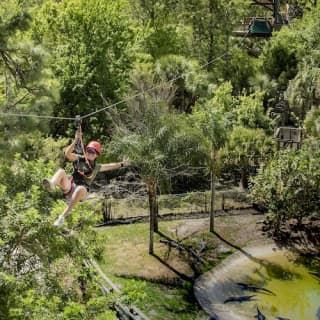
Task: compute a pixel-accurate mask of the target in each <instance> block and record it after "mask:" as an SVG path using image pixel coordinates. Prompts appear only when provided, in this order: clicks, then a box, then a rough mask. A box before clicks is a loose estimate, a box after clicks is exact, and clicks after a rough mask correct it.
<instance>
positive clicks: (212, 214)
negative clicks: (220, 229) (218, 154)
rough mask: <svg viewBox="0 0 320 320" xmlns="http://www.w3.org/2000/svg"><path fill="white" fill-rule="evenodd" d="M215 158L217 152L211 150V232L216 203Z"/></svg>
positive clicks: (211, 230)
mask: <svg viewBox="0 0 320 320" xmlns="http://www.w3.org/2000/svg"><path fill="white" fill-rule="evenodd" d="M214 159H215V152H214V150H212V151H211V164H210V167H211V169H210V170H211V172H210V178H211V184H210V187H211V197H210V232H213V231H214V203H215V175H214Z"/></svg>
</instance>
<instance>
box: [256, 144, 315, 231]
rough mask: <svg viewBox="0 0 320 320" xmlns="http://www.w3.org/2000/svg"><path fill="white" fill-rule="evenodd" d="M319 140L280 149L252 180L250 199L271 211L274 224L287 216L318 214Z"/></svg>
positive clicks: (298, 217)
mask: <svg viewBox="0 0 320 320" xmlns="http://www.w3.org/2000/svg"><path fill="white" fill-rule="evenodd" d="M319 157H320V153H319V143H316V144H314V145H309V146H305V147H304V148H303V149H302V150H301V151H299V152H296V153H295V152H292V151H290V150H285V151H282V152H280V153H278V154H276V155H275V157H274V158H273V159H272V160H271V161H270V162H269V163H268V165H267V166H266V167H265V168H262V169H261V170H260V171H259V174H258V175H257V177H255V178H254V179H253V181H252V187H251V197H252V199H253V201H254V202H255V203H257V204H260V205H262V206H264V207H266V208H267V209H268V211H269V212H270V213H272V214H273V220H274V224H275V228H277V227H279V225H281V223H284V222H285V221H287V220H288V219H290V218H296V219H298V221H301V219H302V218H303V217H305V216H309V215H312V214H319V186H320V170H319Z"/></svg>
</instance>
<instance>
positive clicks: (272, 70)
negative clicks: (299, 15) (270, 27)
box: [260, 28, 302, 89]
mask: <svg viewBox="0 0 320 320" xmlns="http://www.w3.org/2000/svg"><path fill="white" fill-rule="evenodd" d="M298 46H299V44H298V41H297V36H296V34H295V31H293V30H290V29H287V28H283V30H281V32H279V33H277V34H275V35H274V36H273V37H272V39H271V40H270V42H267V43H266V46H265V47H264V50H263V53H262V55H261V57H260V62H261V67H262V70H263V72H265V73H266V74H267V75H268V76H269V77H270V78H271V79H274V80H277V82H278V84H279V86H280V87H281V88H284V89H285V88H286V86H287V84H288V81H289V80H291V79H293V78H294V77H295V75H296V73H297V64H298V58H297V56H298V55H299V52H297V48H298V50H299V49H302V48H299V47H298Z"/></svg>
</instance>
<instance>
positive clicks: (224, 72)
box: [216, 47, 257, 94]
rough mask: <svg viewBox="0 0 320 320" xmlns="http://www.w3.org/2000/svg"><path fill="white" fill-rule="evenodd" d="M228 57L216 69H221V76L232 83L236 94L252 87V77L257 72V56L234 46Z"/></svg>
mask: <svg viewBox="0 0 320 320" xmlns="http://www.w3.org/2000/svg"><path fill="white" fill-rule="evenodd" d="M228 55H229V57H230V58H228V59H225V62H221V63H219V64H218V66H217V68H216V69H218V70H219V69H221V70H220V72H219V75H220V77H221V76H222V77H223V79H225V80H229V81H230V82H231V83H232V87H233V91H234V93H235V94H240V93H241V92H243V90H244V89H246V90H249V89H250V79H251V78H252V77H253V76H254V75H255V73H256V72H257V62H256V61H255V60H256V58H252V57H250V56H249V55H248V53H247V52H246V51H244V50H243V49H239V48H236V47H235V48H232V49H231V50H230V52H229V53H228Z"/></svg>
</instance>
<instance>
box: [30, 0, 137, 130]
mask: <svg viewBox="0 0 320 320" xmlns="http://www.w3.org/2000/svg"><path fill="white" fill-rule="evenodd" d="M88 8H90V10H88ZM127 11H128V8H127V6H126V1H117V2H115V1H112V2H110V1H99V0H90V1H87V0H86V1H85V0H80V1H79V0H72V1H63V2H61V3H55V2H51V1H50V2H47V3H46V4H45V5H44V6H43V8H42V10H41V11H39V13H38V15H37V19H36V21H35V23H34V27H33V34H34V37H35V38H36V39H37V40H38V41H41V42H43V43H45V45H46V47H47V48H49V50H50V51H51V52H52V55H53V57H52V58H53V59H52V61H51V64H52V66H53V68H54V70H55V75H56V77H57V78H58V79H59V81H60V83H61V103H60V104H59V105H57V106H56V108H55V114H56V115H64V116H75V115H77V114H81V115H84V114H87V113H89V112H91V111H92V110H94V109H100V108H101V107H102V106H103V101H104V100H103V99H102V97H103V98H104V99H106V100H107V101H112V100H113V99H116V98H118V97H119V96H120V94H121V93H122V92H123V89H124V88H125V84H126V79H127V75H128V72H129V69H130V64H131V61H132V57H133V54H134V49H135V47H134V45H133V33H132V24H131V20H130V18H129V17H128V14H127ZM101 96H102V97H101ZM105 121H106V119H105V117H104V116H103V114H100V115H99V116H98V117H94V116H92V117H90V119H89V123H87V124H86V132H87V134H88V135H90V134H94V135H99V136H105V135H107V132H106V129H105V128H104V124H105ZM55 131H56V132H57V131H58V133H60V134H64V133H65V128H59V127H58V126H56V127H55Z"/></svg>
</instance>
